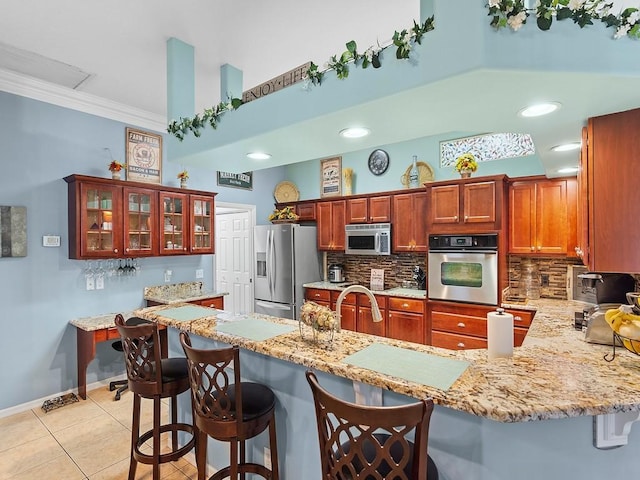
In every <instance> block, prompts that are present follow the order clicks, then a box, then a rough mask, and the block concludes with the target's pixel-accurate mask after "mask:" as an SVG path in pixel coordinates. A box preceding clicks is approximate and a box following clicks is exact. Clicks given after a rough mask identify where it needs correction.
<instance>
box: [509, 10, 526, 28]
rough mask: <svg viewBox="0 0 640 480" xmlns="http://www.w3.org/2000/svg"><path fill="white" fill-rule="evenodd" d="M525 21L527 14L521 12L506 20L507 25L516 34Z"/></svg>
mask: <svg viewBox="0 0 640 480" xmlns="http://www.w3.org/2000/svg"><path fill="white" fill-rule="evenodd" d="M526 20H527V12H525V11H522V12H520V13H518V14H517V15H514V16H511V17H509V19H508V20H507V24H508V25H509V26H510V27H511V28H512V29H513V31H514V32H517V31H518V30H519V29H520V27H522V25H523V24H524V23H525V21H526Z"/></svg>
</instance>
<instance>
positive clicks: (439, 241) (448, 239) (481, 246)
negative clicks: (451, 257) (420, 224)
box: [429, 233, 498, 250]
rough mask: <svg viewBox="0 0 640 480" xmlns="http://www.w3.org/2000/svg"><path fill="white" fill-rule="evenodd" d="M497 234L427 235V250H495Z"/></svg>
mask: <svg viewBox="0 0 640 480" xmlns="http://www.w3.org/2000/svg"><path fill="white" fill-rule="evenodd" d="M497 248H498V235H497V234H495V233H489V234H482V235H429V250H496V249H497Z"/></svg>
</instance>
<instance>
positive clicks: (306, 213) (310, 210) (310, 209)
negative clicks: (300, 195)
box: [296, 202, 316, 222]
mask: <svg viewBox="0 0 640 480" xmlns="http://www.w3.org/2000/svg"><path fill="white" fill-rule="evenodd" d="M296 214H297V215H298V221H301V222H302V221H312V222H313V221H315V220H316V202H305V203H299V204H298V205H296Z"/></svg>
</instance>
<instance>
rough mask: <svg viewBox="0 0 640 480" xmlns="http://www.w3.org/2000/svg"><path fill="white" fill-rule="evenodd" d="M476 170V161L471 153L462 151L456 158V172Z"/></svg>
mask: <svg viewBox="0 0 640 480" xmlns="http://www.w3.org/2000/svg"><path fill="white" fill-rule="evenodd" d="M476 170H478V162H477V161H476V157H474V156H473V154H472V153H464V154H462V155H460V156H459V157H458V158H457V159H456V166H455V171H456V172H458V173H465V172H475V171H476Z"/></svg>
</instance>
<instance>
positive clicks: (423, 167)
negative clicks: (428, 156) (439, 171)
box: [400, 162, 434, 188]
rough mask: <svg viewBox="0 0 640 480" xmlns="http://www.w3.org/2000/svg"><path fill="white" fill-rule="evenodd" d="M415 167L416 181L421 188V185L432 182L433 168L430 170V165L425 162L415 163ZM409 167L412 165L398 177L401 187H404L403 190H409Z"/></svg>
mask: <svg viewBox="0 0 640 480" xmlns="http://www.w3.org/2000/svg"><path fill="white" fill-rule="evenodd" d="M416 166H417V167H418V174H419V180H418V181H419V182H420V186H421V187H422V184H423V183H427V182H433V179H434V175H433V168H431V165H429V164H428V163H425V162H416ZM411 167H413V163H412V164H411V165H409V166H408V167H407V170H406V171H405V172H404V174H403V175H402V176H401V177H400V181H401V182H402V185H404V187H405V188H409V173H410V172H411Z"/></svg>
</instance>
